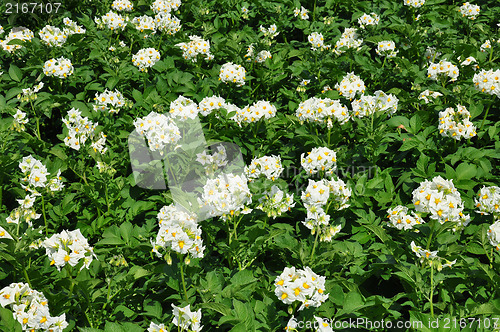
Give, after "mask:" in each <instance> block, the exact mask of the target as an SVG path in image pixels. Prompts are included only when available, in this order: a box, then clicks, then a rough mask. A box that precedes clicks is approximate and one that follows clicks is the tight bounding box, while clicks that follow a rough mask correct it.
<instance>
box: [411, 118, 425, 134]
mask: <svg viewBox="0 0 500 332" xmlns="http://www.w3.org/2000/svg"><path fill="white" fill-rule="evenodd" d="M420 128H422V119H420V116H418V114H415V115H414V116H412V117H411V119H410V128H408V129H409V130H408V131H410V129H411V131H410V132H411V133H412V134H416V133H417V132H418V131H419V130H420Z"/></svg>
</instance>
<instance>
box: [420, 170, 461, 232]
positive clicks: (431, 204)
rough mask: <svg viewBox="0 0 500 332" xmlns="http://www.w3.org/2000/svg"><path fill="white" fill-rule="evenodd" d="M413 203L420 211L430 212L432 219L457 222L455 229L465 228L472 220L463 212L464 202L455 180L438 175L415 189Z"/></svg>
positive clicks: (441, 221) (442, 221)
mask: <svg viewBox="0 0 500 332" xmlns="http://www.w3.org/2000/svg"><path fill="white" fill-rule="evenodd" d="M412 195H413V204H414V205H415V209H416V210H417V211H418V212H425V213H430V217H431V219H436V220H438V221H439V222H440V223H441V224H443V223H445V222H447V221H451V222H454V223H456V225H455V226H454V228H453V230H454V231H456V230H458V229H461V228H464V227H465V226H467V225H468V224H469V222H470V216H469V215H464V214H463V213H462V211H463V209H464V203H463V202H462V199H461V197H460V193H459V192H458V190H457V189H456V188H455V186H454V185H453V180H445V179H443V178H442V177H441V176H436V177H434V178H433V179H432V181H429V180H425V181H424V182H422V183H421V184H420V186H419V187H418V188H417V189H415V190H413V193H412Z"/></svg>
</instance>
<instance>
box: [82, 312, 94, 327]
mask: <svg viewBox="0 0 500 332" xmlns="http://www.w3.org/2000/svg"><path fill="white" fill-rule="evenodd" d="M83 313H84V314H85V318H87V322H88V323H89V325H90V328H94V324H92V321H91V320H90V317H89V314H88V313H87V310H85V311H84V312H83Z"/></svg>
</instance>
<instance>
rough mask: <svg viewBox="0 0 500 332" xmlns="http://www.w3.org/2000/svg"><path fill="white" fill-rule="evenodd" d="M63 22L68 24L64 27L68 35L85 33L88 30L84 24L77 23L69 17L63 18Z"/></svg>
mask: <svg viewBox="0 0 500 332" xmlns="http://www.w3.org/2000/svg"><path fill="white" fill-rule="evenodd" d="M63 23H64V25H65V26H66V27H65V28H64V29H63V31H64V33H65V34H66V35H67V36H68V37H69V36H71V35H75V34H79V35H81V34H84V33H85V32H87V30H85V28H84V27H83V26H80V25H78V24H76V22H75V21H72V20H71V19H69V18H68V17H65V18H64V19H63Z"/></svg>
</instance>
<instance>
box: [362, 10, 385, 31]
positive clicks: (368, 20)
mask: <svg viewBox="0 0 500 332" xmlns="http://www.w3.org/2000/svg"><path fill="white" fill-rule="evenodd" d="M379 21H380V16H378V15H377V14H375V13H371V14H370V15H368V14H365V13H363V15H361V17H359V18H358V24H359V26H360V27H361V29H364V28H365V27H366V26H368V25H378V22H379Z"/></svg>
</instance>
